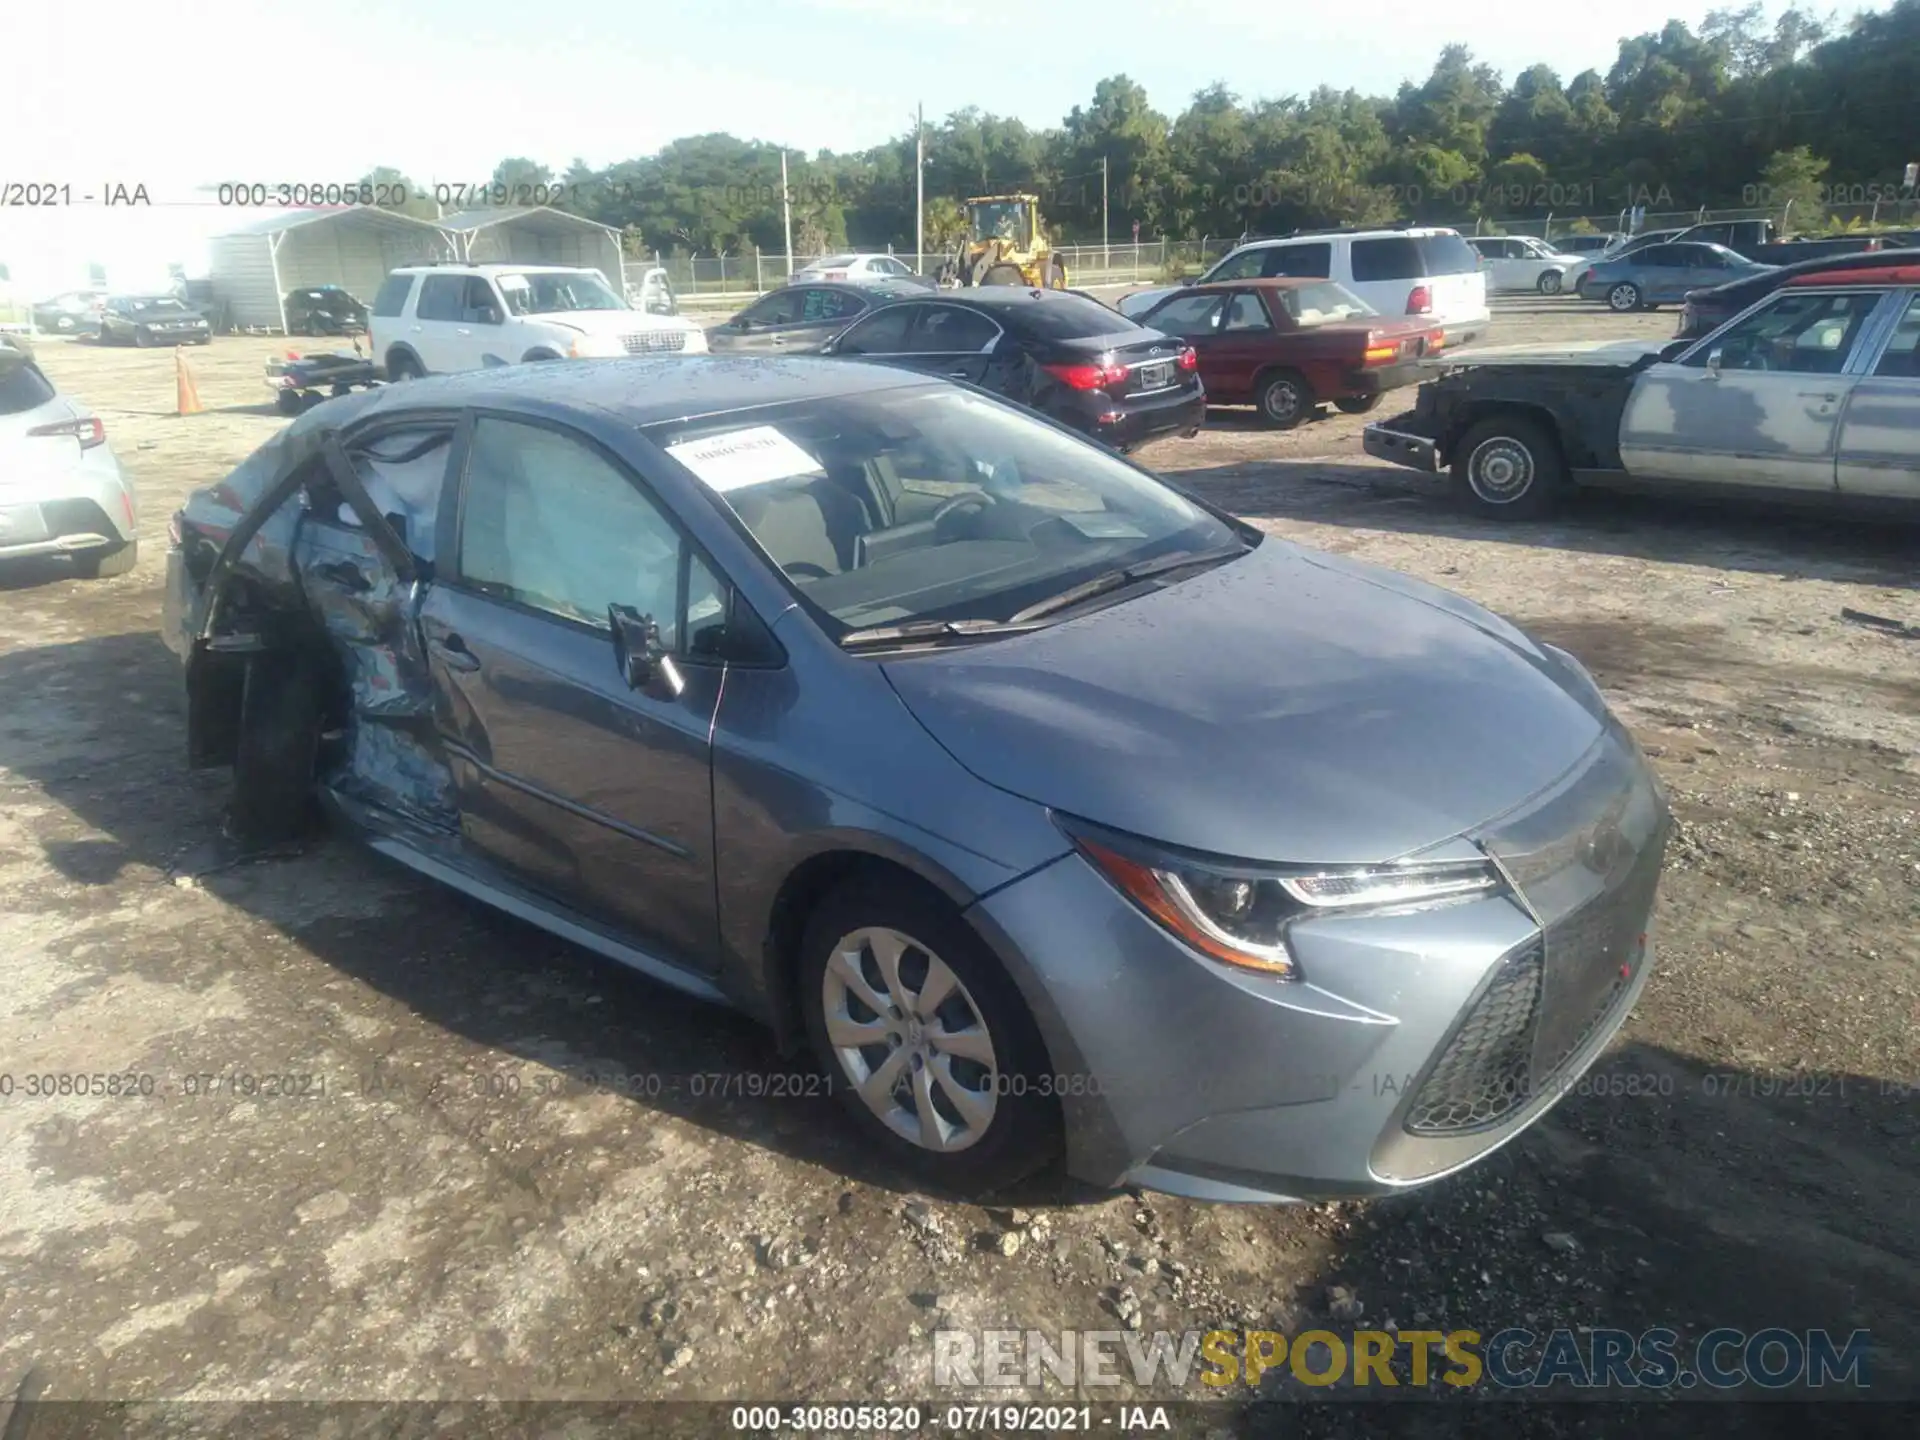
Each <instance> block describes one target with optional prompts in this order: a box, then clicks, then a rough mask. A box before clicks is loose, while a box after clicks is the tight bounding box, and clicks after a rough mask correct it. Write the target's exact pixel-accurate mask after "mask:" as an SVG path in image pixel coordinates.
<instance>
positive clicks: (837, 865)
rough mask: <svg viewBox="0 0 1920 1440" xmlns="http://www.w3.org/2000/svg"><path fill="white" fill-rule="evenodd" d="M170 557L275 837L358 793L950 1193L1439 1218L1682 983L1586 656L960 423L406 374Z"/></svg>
mask: <svg viewBox="0 0 1920 1440" xmlns="http://www.w3.org/2000/svg"><path fill="white" fill-rule="evenodd" d="M173 532H174V547H173V549H172V551H171V553H170V555H169V557H168V587H167V614H166V620H165V632H166V636H167V639H168V642H169V643H170V644H171V645H172V646H173V647H174V648H175V649H176V650H177V651H178V652H179V653H180V654H181V655H182V657H183V659H184V661H185V667H186V687H187V693H188V699H189V708H190V715H191V721H190V745H191V759H192V761H193V763H194V764H196V765H198V766H207V767H215V766H230V767H231V768H232V770H233V772H234V777H235V783H234V792H233V802H232V806H231V811H230V817H231V824H232V827H233V829H234V831H235V832H236V834H237V835H238V836H239V837H240V838H241V839H242V840H244V841H247V842H249V843H260V842H262V841H266V840H271V839H274V838H276V837H278V836H281V835H283V834H284V833H285V831H286V830H287V829H288V828H289V827H290V826H293V825H295V824H298V823H300V821H301V819H302V817H303V816H304V815H306V814H309V813H311V812H313V811H315V810H323V811H325V812H327V813H329V814H330V815H331V816H332V817H333V819H334V820H335V822H336V823H341V824H344V825H345V826H347V827H348V828H350V829H351V830H352V831H354V832H356V833H358V834H359V835H361V836H362V837H364V838H365V839H366V841H367V842H368V843H370V844H371V845H372V846H373V847H374V848H375V849H377V850H379V851H381V852H383V853H384V854H386V855H388V856H390V857H392V858H394V859H396V860H398V861H401V862H404V863H405V864H407V865H410V866H412V867H414V868H415V869H416V870H419V871H421V872H424V873H425V874H426V875H429V876H431V877H433V878H435V879H437V880H440V881H443V882H445V883H447V884H449V885H452V886H455V887H457V888H459V889H461V890H463V891H465V892H467V893H468V894H470V895H473V896H476V897H479V898H480V899H482V900H485V901H487V902H488V903H491V904H493V905H497V906H499V907H501V908H502V909H504V910H507V911H509V912H512V913H513V914H516V915H519V916H521V917H523V918H525V919H528V920H530V921H532V922H533V923H535V924H537V925H541V926H544V927H546V928H547V929H548V930H550V931H552V932H554V933H555V934H558V935H562V936H565V937H567V938H569V939H571V940H574V941H576V942H578V943H579V944H581V945H583V946H585V947H587V948H589V949H591V950H595V951H598V952H600V953H601V954H603V955H607V956H611V957H613V958H615V959H617V960H619V961H622V962H624V963H626V964H628V965H631V966H633V967H634V968H636V969H639V970H641V971H644V972H645V973H647V974H648V975H651V976H654V977H656V978H658V979H659V980H661V981H664V982H666V983H668V984H671V985H674V986H677V987H679V988H680V989H683V990H686V991H690V992H692V993H693V994H696V995H700V996H705V997H708V998H710V999H713V1000H718V1001H724V1002H727V1003H731V1004H733V1005H736V1006H739V1007H740V1008H742V1009H744V1010H746V1011H748V1012H750V1013H751V1014H753V1015H755V1016H758V1017H759V1018H760V1019H762V1020H763V1021H765V1022H766V1023H767V1024H768V1025H769V1026H770V1027H771V1028H772V1029H773V1031H774V1032H775V1034H776V1035H777V1036H778V1037H779V1040H780V1041H781V1043H782V1045H783V1046H784V1047H787V1048H790V1049H798V1048H799V1047H801V1046H803V1045H805V1044H808V1043H810V1044H811V1046H812V1049H813V1051H814V1052H815V1054H816V1055H817V1057H818V1060H819V1063H820V1064H821V1065H822V1066H824V1067H825V1070H826V1072H827V1074H828V1076H829V1077H830V1078H831V1080H832V1082H833V1088H834V1090H835V1091H836V1093H837V1094H838V1096H839V1098H840V1099H841V1100H843V1101H844V1103H845V1107H846V1109H847V1111H848V1112H849V1113H850V1114H851V1116H852V1117H853V1120H854V1123H856V1124H857V1125H859V1126H860V1127H862V1128H863V1129H864V1130H865V1131H866V1132H868V1134H870V1135H871V1137H872V1138H873V1140H874V1141H875V1142H876V1143H877V1144H879V1145H881V1146H882V1147H885V1148H886V1149H887V1150H888V1151H890V1152H891V1153H892V1155H893V1156H894V1157H895V1158H896V1159H897V1160H899V1161H902V1162H905V1163H906V1164H908V1165H909V1166H911V1167H912V1168H914V1169H916V1170H917V1171H918V1172H919V1173H920V1174H921V1176H922V1177H923V1178H925V1179H928V1180H931V1181H933V1182H934V1183H941V1184H946V1185H950V1186H954V1187H956V1188H960V1189H965V1190H973V1191H979V1190H983V1189H990V1188H992V1187H994V1186H996V1185H1000V1184H1003V1183H1005V1182H1006V1181H1008V1180H1010V1179H1012V1178H1014V1177H1016V1176H1018V1175H1020V1174H1021V1173H1023V1172H1026V1171H1028V1170H1031V1169H1033V1168H1035V1167H1038V1166H1040V1165H1042V1164H1043V1163H1045V1162H1047V1161H1049V1160H1051V1159H1053V1158H1054V1157H1055V1156H1056V1155H1059V1154H1060V1153H1062V1152H1063V1151H1064V1155H1065V1160H1066V1164H1067V1167H1068V1169H1069V1170H1070V1171H1071V1172H1072V1173H1073V1174H1075V1175H1077V1176H1079V1177H1082V1178H1084V1179H1086V1180H1089V1181H1093V1182H1096V1183H1102V1184H1108V1185H1116V1184H1123V1183H1126V1184H1138V1185H1143V1186H1148V1187H1152V1188H1156V1189H1161V1190H1167V1191H1173V1192H1176V1193H1179V1194H1185V1195H1193V1196H1201V1197H1207V1198H1213V1199H1221V1200H1273V1199H1280V1198H1287V1197H1296V1198H1297V1197H1307V1196H1329V1195H1362V1194H1369V1193H1378V1192H1382V1191H1387V1190H1393V1189H1399V1188H1404V1187H1407V1186H1411V1185H1415V1184H1418V1183H1420V1182H1423V1181H1428V1180H1432V1179H1434V1178H1436V1177H1437V1176H1440V1175H1444V1174H1446V1173H1447V1172H1449V1171H1451V1170H1455V1169H1457V1168H1459V1167H1460V1166H1463V1165H1466V1164H1469V1163H1470V1162H1472V1161H1473V1160H1475V1159H1477V1158H1478V1157H1480V1156H1482V1155H1485V1154H1486V1153H1488V1152H1489V1151H1490V1150H1492V1149H1494V1148H1495V1147H1496V1146H1498V1145H1500V1144H1502V1143H1503V1142H1505V1141H1506V1140H1509V1139H1511V1138H1512V1137H1513V1136H1514V1135H1515V1134H1516V1133H1518V1132H1519V1131H1520V1130H1521V1129H1522V1128H1524V1127H1525V1126H1526V1125H1527V1124H1528V1123H1529V1122H1530V1121H1532V1120H1534V1119H1536V1118H1537V1117H1538V1116H1539V1115H1540V1114H1541V1113H1542V1112H1543V1111H1544V1110H1545V1109H1546V1108H1547V1107H1548V1106H1549V1105H1551V1104H1552V1103H1553V1101H1554V1100H1555V1099H1556V1098H1557V1097H1558V1096H1560V1095H1561V1094H1563V1093H1565V1091H1566V1089H1567V1088H1568V1086H1569V1085H1570V1084H1572V1083H1573V1082H1574V1081H1575V1080H1576V1079H1577V1077H1578V1076H1579V1075H1580V1074H1581V1073H1582V1071H1583V1070H1584V1069H1585V1068H1586V1067H1587V1065H1588V1064H1589V1063H1590V1062H1591V1061H1592V1060H1593V1058H1594V1056H1595V1055H1596V1053H1597V1052H1598V1051H1599V1050H1600V1049H1601V1047H1602V1046H1604V1045H1605V1044H1606V1043H1607V1041H1608V1039H1609V1037H1610V1036H1611V1035H1612V1034H1613V1033H1614V1031H1615V1029H1616V1028H1617V1027H1618V1026H1619V1024H1620V1022H1621V1020H1622V1019H1623V1018H1624V1017H1625V1015H1626V1014H1627V1011H1628V1009H1629V1008H1630V1007H1631V1005H1632V1004H1633V1001H1634V998H1635V997H1636V996H1637V995H1638V994H1639V992H1640V989H1641V987H1642V986H1643V985H1644V984H1645V983H1646V978H1647V973H1648V967H1649V964H1650V962H1651V952H1650V950H1649V948H1648V942H1647V925H1648V915H1649V912H1650V910H1651V909H1652V906H1653V899H1654V890H1655V886H1656V884H1657V882H1658V879H1659V874H1660V863H1661V855H1662V851H1663V849H1664V846H1665V844H1666V839H1667V833H1668V828H1669V822H1668V812H1667V807H1666V803H1665V800H1664V798H1663V796H1662V793H1661V791H1660V790H1659V788H1658V786H1657V784H1656V782H1655V780H1654V778H1653V775H1652V773H1651V771H1650V770H1649V768H1648V766H1647V764H1646V761H1645V760H1644V758H1643V757H1642V756H1641V754H1640V752H1639V750H1638V749H1637V748H1636V746H1635V744H1634V742H1633V740H1632V739H1631V738H1630V737H1629V736H1628V734H1627V732H1626V731H1625V730H1624V729H1623V728H1622V727H1621V725H1620V724H1619V723H1618V722H1617V721H1616V720H1615V719H1614V718H1613V717H1612V716H1611V715H1610V714H1609V713H1608V711H1607V708H1606V705H1605V703H1604V701H1603V700H1602V698H1601V696H1600V694H1599V692H1598V690H1597V689H1596V688H1595V686H1594V684H1593V681H1592V680H1591V679H1590V678H1589V677H1588V676H1587V674H1586V673H1585V672H1584V671H1583V670H1582V669H1581V668H1580V666H1579V665H1578V664H1577V663H1576V662H1575V661H1574V660H1573V659H1572V658H1571V657H1570V656H1568V655H1566V654H1564V653H1562V652H1560V651H1558V650H1555V649H1553V648H1552V647H1550V646H1546V645H1541V644H1537V643H1535V642H1534V641H1532V640H1529V639H1528V638H1527V636H1525V635H1524V634H1522V633H1520V632H1519V631H1518V630H1516V629H1514V628H1513V627H1512V626H1510V625H1508V624H1506V623H1505V622H1503V621H1501V620H1499V619H1498V618H1496V617H1495V616H1493V615H1491V614H1489V613H1487V612H1486V611H1484V610H1482V609H1480V608H1478V607H1477V606H1474V605H1471V604H1469V603H1468V602H1466V601H1464V600H1461V599H1459V598H1457V597H1455V596H1453V595H1449V594H1447V593H1445V592H1444V591H1440V590H1437V589H1434V588H1432V587H1430V586H1427V585H1424V584H1421V583H1420V582H1418V581H1415V580H1411V579H1408V578H1406V577H1405V576H1402V575H1399V574H1396V573H1394V572H1391V571H1388V570H1383V569H1377V568H1374V567H1372V566H1368V565H1363V564H1359V563H1357V562H1354V561H1351V560H1345V559H1339V558H1336V557H1334V556H1331V555H1323V554H1319V553H1316V552H1314V551H1311V550H1307V549H1303V548H1301V547H1300V546H1297V545H1292V544H1288V543H1287V542H1285V541H1283V540H1279V539H1276V538H1274V537H1273V536H1270V535H1264V534H1262V533H1261V532H1259V531H1258V530H1255V529H1253V528H1251V527H1249V526H1246V525H1244V524H1241V523H1240V522H1238V521H1236V520H1234V519H1232V518H1231V517H1229V516H1226V515H1223V514H1221V513H1219V512H1217V511H1215V510H1213V509H1212V508H1210V507H1208V506H1207V505H1205V504H1203V503H1201V502H1200V501H1198V500H1196V499H1192V498H1189V497H1188V496H1186V495H1184V494H1183V493H1182V492H1180V491H1179V490H1177V489H1176V488H1174V487H1172V486H1171V485H1169V484H1168V483H1166V482H1164V481H1162V480H1160V479H1158V478H1156V477H1155V476H1153V475H1152V474H1150V473H1149V472H1147V471H1145V470H1143V469H1141V468H1140V467H1138V466H1137V465H1134V464H1131V463H1129V462H1128V461H1126V460H1124V459H1121V458H1119V457H1118V456H1116V455H1114V454H1112V453H1110V452H1108V451H1106V450H1103V449H1101V448H1099V447H1098V446H1096V445H1094V444H1092V443H1089V442H1087V441H1085V440H1082V439H1080V438H1078V437H1076V436H1074V435H1072V434H1070V433H1068V432H1066V431H1064V430H1062V429H1059V428H1057V427H1055V426H1053V425H1052V424H1050V423H1049V422H1047V421H1045V420H1043V419H1040V418H1038V417H1037V416H1035V415H1033V414H1031V413H1029V412H1026V411H1023V410H1019V409H1016V408H1013V407H1012V406H1010V405H1007V404H1005V403H1003V402H1001V401H999V400H997V399H994V398H993V397H991V396H988V395H985V394H982V393H979V392H975V391H972V390H970V389H967V388H964V387H959V386H955V385H952V384H948V383H946V382H944V381H938V380H929V379H927V378H925V377H922V376H916V375H913V374H910V373H906V372H902V371H899V370H896V369H891V368H885V367H880V366H869V365H865V364H862V363H858V362H847V361H833V360H807V359H795V360H732V359H723V358H711V359H707V358H682V359H671V360H644V359H640V360H609V361H596V362H586V363H581V364H549V365H533V366H516V367H512V368H508V369H498V370H491V371H476V372H473V373H470V374H463V375H455V376H447V377H443V378H438V379H432V380H425V381H418V382H411V383H408V384H404V385H394V386H389V387H386V388H384V389H379V390H375V391H372V392H368V393H365V394H359V395H353V396H348V397H344V398H341V399H338V400H333V401H329V402H328V403H326V404H324V405H322V406H320V407H319V408H317V409H315V410H313V411H311V412H309V413H308V414H307V415H305V416H303V417H302V418H300V419H299V420H297V421H296V422H294V423H293V424H292V425H291V426H289V427H288V428H287V429H286V430H284V431H282V432H281V433H280V434H279V435H278V436H277V437H276V438H275V439H273V440H272V441H270V442H268V443H267V444H266V445H265V446H263V447H262V448H261V449H260V450H259V451H258V452H257V453H255V454H254V455H253V456H252V457H250V458H249V459H248V460H247V461H246V462H244V463H243V464H242V465H241V466H240V467H239V468H238V469H237V470H235V471H234V472H233V474H231V475H230V476H228V477H227V479H226V480H225V481H223V482H222V483H220V484H218V485H214V486H212V487H211V488H209V489H206V490H202V491H199V492H198V493H196V494H195V495H193V496H192V497H191V498H190V500H189V501H188V502H187V504H186V506H185V508H184V509H183V510H182V511H181V512H180V513H179V514H178V515H176V516H175V517H174V525H173ZM310 802H311V803H310ZM822 1118H823V1123H826V1120H825V1117H822Z"/></svg>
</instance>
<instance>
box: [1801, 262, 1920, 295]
mask: <svg viewBox="0 0 1920 1440" xmlns="http://www.w3.org/2000/svg"><path fill="white" fill-rule="evenodd" d="M1787 284H1789V285H1796V286H1797V285H1884V286H1887V287H1889V288H1892V287H1895V286H1900V285H1920V260H1915V261H1910V262H1908V263H1907V264H1904V265H1894V266H1891V267H1881V268H1875V267H1874V266H1871V265H1855V266H1852V267H1851V268H1845V267H1843V268H1838V269H1833V270H1816V271H1814V272H1813V273H1812V274H1810V275H1795V276H1793V277H1792V278H1791V279H1790V280H1788V281H1787Z"/></svg>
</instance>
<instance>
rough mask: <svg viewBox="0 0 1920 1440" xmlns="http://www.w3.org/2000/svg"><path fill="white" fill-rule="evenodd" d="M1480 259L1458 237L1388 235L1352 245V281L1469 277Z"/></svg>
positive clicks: (1471, 248) (1478, 265) (1447, 235)
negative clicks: (1449, 276) (1452, 276)
mask: <svg viewBox="0 0 1920 1440" xmlns="http://www.w3.org/2000/svg"><path fill="white" fill-rule="evenodd" d="M1479 268H1480V256H1479V255H1478V254H1477V253H1476V252H1475V251H1474V248H1473V247H1472V246H1471V245H1469V244H1467V242H1466V241H1464V240H1462V239H1461V238H1460V237H1459V236H1458V235H1454V234H1446V235H1388V236H1382V237H1381V238H1379V239H1376V240H1356V241H1354V242H1353V278H1354V279H1355V280H1360V281H1368V280H1424V279H1427V278H1428V277H1430V276H1434V275H1471V274H1472V273H1473V272H1474V271H1476V270H1478V269H1479Z"/></svg>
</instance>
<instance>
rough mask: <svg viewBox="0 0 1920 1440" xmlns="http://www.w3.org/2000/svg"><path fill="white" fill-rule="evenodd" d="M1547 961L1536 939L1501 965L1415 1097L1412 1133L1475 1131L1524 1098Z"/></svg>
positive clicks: (1408, 1124)
mask: <svg viewBox="0 0 1920 1440" xmlns="http://www.w3.org/2000/svg"><path fill="white" fill-rule="evenodd" d="M1545 960H1546V947H1545V946H1544V945H1543V944H1542V943H1541V942H1540V941H1539V940H1537V939H1536V940H1531V941H1529V942H1527V944H1525V945H1523V946H1521V947H1520V948H1519V949H1518V950H1515V951H1513V952H1511V953H1510V954H1508V955H1507V957H1506V958H1505V959H1504V960H1502V961H1501V962H1500V967H1499V969H1498V970H1496V971H1495V972H1494V976H1493V980H1492V983H1490V984H1489V985H1488V986H1487V988H1486V989H1485V990H1484V991H1483V992H1481V995H1480V999H1479V1000H1478V1001H1477V1002H1476V1003H1475V1004H1474V1007H1473V1009H1472V1010H1470V1011H1468V1013H1467V1018H1466V1020H1465V1021H1464V1022H1462V1024H1461V1026H1460V1028H1459V1029H1458V1030H1457V1031H1455V1032H1454V1036H1453V1039H1452V1040H1450V1041H1448V1042H1447V1048H1446V1049H1445V1050H1443V1051H1442V1052H1441V1054H1440V1059H1439V1060H1438V1061H1437V1062H1436V1063H1435V1064H1434V1067H1433V1070H1432V1072H1431V1073H1429V1074H1428V1076H1427V1082H1426V1084H1424V1085H1422V1086H1421V1087H1420V1093H1419V1094H1418V1095H1417V1096H1416V1097H1415V1098H1414V1102H1413V1105H1412V1107H1411V1108H1410V1109H1409V1110H1408V1112H1407V1119H1406V1128H1407V1129H1408V1130H1409V1131H1411V1132H1412V1133H1413V1134H1415V1135H1450V1134H1453V1133H1455V1132H1456V1131H1461V1130H1478V1129H1481V1128H1482V1127H1484V1126H1488V1125H1493V1124H1497V1123H1498V1122H1499V1121H1501V1120H1502V1119H1504V1118H1505V1117H1506V1116H1507V1115H1508V1114H1509V1113H1510V1112H1511V1111H1513V1110H1514V1109H1516V1108H1518V1107H1519V1106H1520V1105H1521V1104H1522V1103H1524V1102H1525V1100H1526V1097H1527V1091H1528V1083H1527V1082H1528V1077H1529V1075H1530V1074H1531V1070H1532V1058H1533V1025H1534V1017H1535V1016H1536V1015H1537V1014H1538V1013H1539V1009H1540V982H1541V976H1542V974H1543V972H1544V970H1545Z"/></svg>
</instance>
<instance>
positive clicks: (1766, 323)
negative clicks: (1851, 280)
mask: <svg viewBox="0 0 1920 1440" xmlns="http://www.w3.org/2000/svg"><path fill="white" fill-rule="evenodd" d="M1879 301H1880V297H1879V295H1878V294H1876V293H1873V292H1869V291H1857V290H1856V291H1840V292H1832V291H1830V292H1827V293H1824V294H1823V293H1818V292H1811V291H1806V292H1801V293H1799V294H1792V295H1783V296H1781V297H1779V298H1778V299H1776V300H1775V301H1774V302H1773V303H1772V304H1771V305H1768V306H1767V307H1766V308H1765V309H1763V310H1760V311H1757V312H1756V313H1754V314H1752V315H1749V316H1747V318H1746V319H1744V320H1740V321H1736V322H1735V323H1734V324H1733V325H1730V326H1728V327H1727V328H1726V329H1725V330H1723V331H1721V332H1720V334H1719V335H1717V336H1715V337H1714V339H1713V340H1712V342H1711V343H1709V344H1707V345H1703V346H1701V347H1700V348H1699V349H1698V350H1696V351H1695V352H1694V353H1693V354H1691V355H1689V356H1688V357H1687V359H1686V360H1685V361H1684V362H1683V363H1684V364H1686V365H1689V366H1692V367H1695V368H1700V367H1705V366H1707V365H1708V364H1709V363H1711V362H1712V360H1713V357H1714V356H1716V355H1717V356H1718V357H1719V366H1720V368H1721V369H1722V370H1760V371H1780V372H1784V373H1787V374H1797V375H1838V374H1839V373H1840V372H1841V371H1842V370H1843V369H1845V368H1846V363H1847V356H1848V354H1849V353H1851V351H1852V349H1853V346H1854V342H1855V341H1856V340H1857V339H1858V337H1859V334H1860V330H1861V327H1862V326H1864V325H1865V324H1866V320H1867V316H1869V315H1871V314H1872V313H1873V311H1874V308H1875V307H1876V306H1877V305H1878V304H1879Z"/></svg>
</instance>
